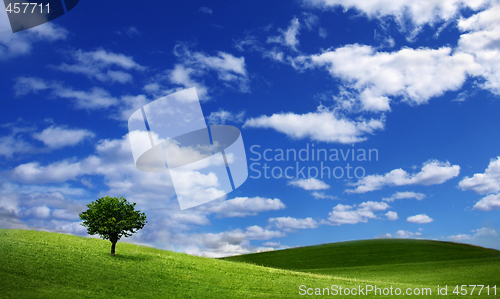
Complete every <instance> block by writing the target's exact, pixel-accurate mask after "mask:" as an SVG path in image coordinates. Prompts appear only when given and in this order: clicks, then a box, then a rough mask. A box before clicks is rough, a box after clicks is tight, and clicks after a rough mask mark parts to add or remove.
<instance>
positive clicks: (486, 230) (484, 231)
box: [446, 227, 498, 242]
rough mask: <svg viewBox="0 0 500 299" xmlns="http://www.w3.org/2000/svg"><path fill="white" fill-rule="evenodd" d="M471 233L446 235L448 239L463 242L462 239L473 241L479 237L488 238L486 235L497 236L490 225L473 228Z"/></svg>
mask: <svg viewBox="0 0 500 299" xmlns="http://www.w3.org/2000/svg"><path fill="white" fill-rule="evenodd" d="M471 232H472V233H473V234H460V235H453V236H449V237H446V239H448V240H452V241H455V242H464V241H473V240H477V239H481V238H488V237H498V233H497V232H496V231H495V230H494V229H492V228H490V227H483V228H480V229H475V230H472V231H471Z"/></svg>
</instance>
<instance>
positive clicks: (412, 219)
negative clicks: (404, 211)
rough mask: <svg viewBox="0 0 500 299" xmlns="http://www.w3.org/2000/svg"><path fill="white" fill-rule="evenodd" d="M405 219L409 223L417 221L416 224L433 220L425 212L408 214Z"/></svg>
mask: <svg viewBox="0 0 500 299" xmlns="http://www.w3.org/2000/svg"><path fill="white" fill-rule="evenodd" d="M406 221H408V222H410V223H418V224H424V223H431V222H432V221H434V219H432V218H431V217H429V216H427V215H425V214H419V215H415V216H410V217H408V218H407V219H406Z"/></svg>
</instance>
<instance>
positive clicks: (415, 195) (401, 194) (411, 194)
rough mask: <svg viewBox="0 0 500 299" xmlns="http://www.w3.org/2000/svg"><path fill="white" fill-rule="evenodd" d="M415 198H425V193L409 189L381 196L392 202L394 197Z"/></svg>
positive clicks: (384, 199)
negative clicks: (389, 195) (388, 195)
mask: <svg viewBox="0 0 500 299" xmlns="http://www.w3.org/2000/svg"><path fill="white" fill-rule="evenodd" d="M410 198H415V199H416V200H422V199H424V198H425V194H422V193H415V192H410V191H405V192H396V193H394V194H393V195H392V196H391V197H386V198H382V200H383V201H387V202H393V201H394V200H396V199H410Z"/></svg>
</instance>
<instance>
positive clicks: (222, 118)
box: [207, 109, 245, 125]
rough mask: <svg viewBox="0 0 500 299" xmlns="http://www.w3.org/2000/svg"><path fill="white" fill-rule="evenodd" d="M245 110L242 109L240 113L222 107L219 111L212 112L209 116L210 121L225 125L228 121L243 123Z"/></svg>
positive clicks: (213, 123) (210, 122) (214, 123)
mask: <svg viewBox="0 0 500 299" xmlns="http://www.w3.org/2000/svg"><path fill="white" fill-rule="evenodd" d="M244 116H245V112H244V111H242V112H240V113H238V114H234V113H232V112H229V111H226V110H223V109H220V110H219V111H216V112H212V113H210V115H209V116H208V117H207V120H208V123H209V124H211V125H223V124H225V123H226V122H235V123H242V122H243V117H244Z"/></svg>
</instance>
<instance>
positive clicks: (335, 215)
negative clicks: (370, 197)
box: [327, 201, 389, 225]
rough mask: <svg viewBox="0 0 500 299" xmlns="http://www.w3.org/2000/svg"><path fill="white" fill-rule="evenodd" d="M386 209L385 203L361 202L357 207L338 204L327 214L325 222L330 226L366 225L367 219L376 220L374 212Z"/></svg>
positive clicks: (387, 206)
mask: <svg viewBox="0 0 500 299" xmlns="http://www.w3.org/2000/svg"><path fill="white" fill-rule="evenodd" d="M388 208H389V205H388V204H387V203H385V202H374V201H368V202H363V203H361V204H359V205H358V206H357V207H356V206H350V205H343V204H338V205H336V206H335V207H334V208H333V210H332V211H331V212H330V213H329V214H328V215H329V217H328V219H327V220H328V224H330V225H342V224H356V223H360V222H363V223H366V222H368V219H375V218H377V216H376V215H375V213H374V212H377V211H383V210H387V209H388Z"/></svg>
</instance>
